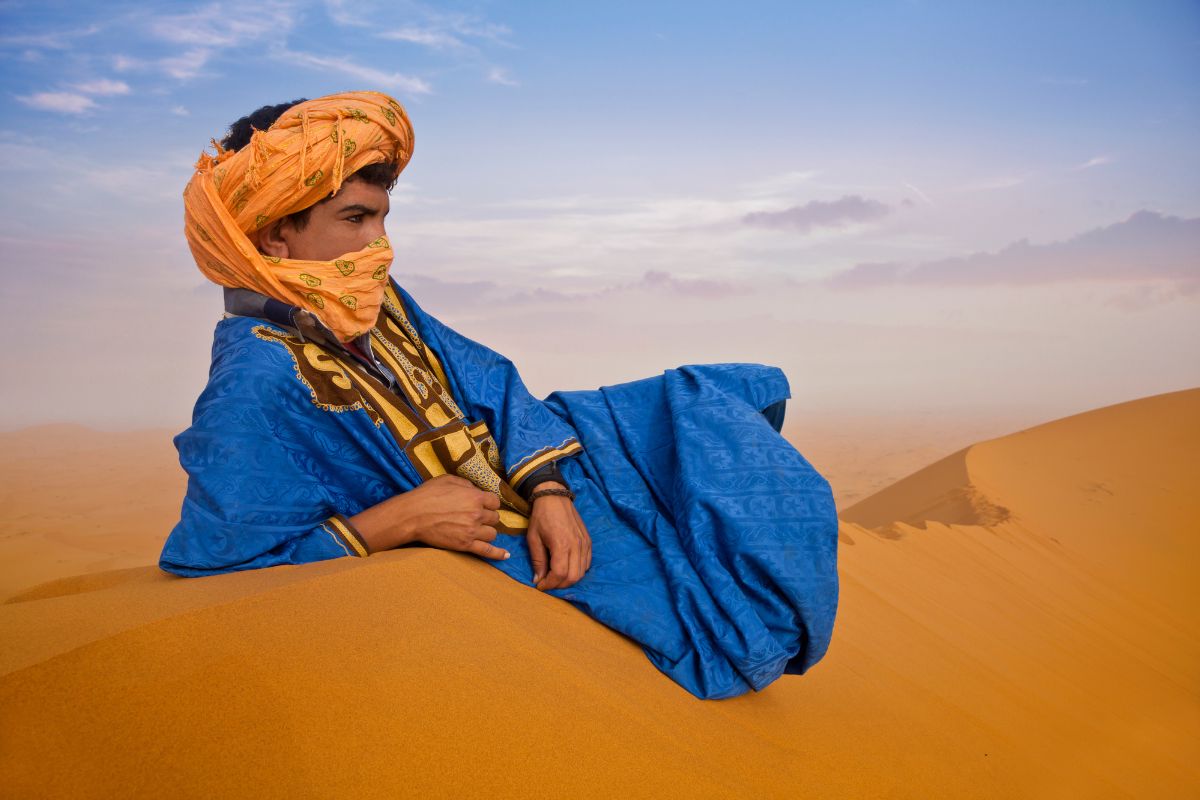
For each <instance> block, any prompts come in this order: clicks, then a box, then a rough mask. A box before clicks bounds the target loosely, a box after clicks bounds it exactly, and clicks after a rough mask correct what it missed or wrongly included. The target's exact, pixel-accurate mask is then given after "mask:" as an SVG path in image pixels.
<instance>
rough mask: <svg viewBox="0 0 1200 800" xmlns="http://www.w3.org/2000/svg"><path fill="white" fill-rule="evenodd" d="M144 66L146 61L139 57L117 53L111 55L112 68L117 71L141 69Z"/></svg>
mask: <svg viewBox="0 0 1200 800" xmlns="http://www.w3.org/2000/svg"><path fill="white" fill-rule="evenodd" d="M144 66H146V62H145V61H142V60H141V59H140V58H134V57H133V56H125V55H121V54H119V53H118V54H117V55H115V56H113V69H115V70H116V71H117V72H129V71H130V70H135V69H141V68H143V67H144Z"/></svg>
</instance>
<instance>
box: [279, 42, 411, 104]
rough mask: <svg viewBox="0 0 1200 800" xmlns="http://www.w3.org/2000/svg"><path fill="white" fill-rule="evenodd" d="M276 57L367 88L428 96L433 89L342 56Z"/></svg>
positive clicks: (284, 52)
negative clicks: (360, 82)
mask: <svg viewBox="0 0 1200 800" xmlns="http://www.w3.org/2000/svg"><path fill="white" fill-rule="evenodd" d="M276 55H277V56H278V57H279V58H281V59H283V60H284V61H288V62H290V63H292V64H298V65H300V66H304V67H311V68H312V69H319V70H325V71H333V72H340V73H341V74H343V75H348V76H350V77H352V78H354V79H356V80H360V81H363V82H364V83H365V84H367V85H368V86H370V87H372V88H375V87H382V88H385V89H395V90H398V91H402V92H407V93H409V94H430V93H432V92H433V87H432V86H430V85H429V84H428V83H427V82H426V81H424V80H422V79H421V78H417V77H414V76H412V75H404V74H401V73H399V72H384V71H382V70H378V69H375V68H374V67H365V66H363V65H361V64H356V63H354V62H353V61H350V60H349V59H347V58H346V57H344V56H337V57H329V56H318V55H313V54H312V53H303V52H300V51H297V50H279V51H277V52H276Z"/></svg>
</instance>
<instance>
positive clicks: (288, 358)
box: [211, 316, 304, 387]
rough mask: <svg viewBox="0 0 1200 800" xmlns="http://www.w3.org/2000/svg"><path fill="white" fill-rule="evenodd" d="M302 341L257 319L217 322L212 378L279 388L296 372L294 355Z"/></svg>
mask: <svg viewBox="0 0 1200 800" xmlns="http://www.w3.org/2000/svg"><path fill="white" fill-rule="evenodd" d="M303 344H304V343H303V341H302V340H301V339H300V338H299V336H298V335H297V334H296V332H295V331H294V330H290V329H288V328H284V327H282V326H279V325H276V324H274V323H272V322H268V321H267V320H263V319H257V318H254V317H238V316H230V317H226V318H225V319H223V320H221V321H220V322H219V323H217V329H216V332H215V334H214V338H213V353H212V375H211V378H212V379H218V378H220V379H222V380H226V381H229V382H231V383H233V384H247V383H249V384H254V385H262V384H266V385H268V386H272V387H277V386H278V385H279V384H284V383H288V382H290V379H293V377H294V373H295V353H294V351H295V350H296V349H297V348H302V347H303Z"/></svg>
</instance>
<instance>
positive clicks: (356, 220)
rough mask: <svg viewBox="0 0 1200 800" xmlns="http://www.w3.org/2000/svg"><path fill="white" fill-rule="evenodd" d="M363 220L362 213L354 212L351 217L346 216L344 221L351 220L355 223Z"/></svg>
mask: <svg viewBox="0 0 1200 800" xmlns="http://www.w3.org/2000/svg"><path fill="white" fill-rule="evenodd" d="M362 221H363V215H362V214H355V215H354V216H352V217H346V222H353V223H354V224H355V225H357V224H358V223H360V222H362Z"/></svg>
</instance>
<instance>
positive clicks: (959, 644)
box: [0, 390, 1200, 798]
mask: <svg viewBox="0 0 1200 800" xmlns="http://www.w3.org/2000/svg"><path fill="white" fill-rule="evenodd" d="M168 447H169V445H168ZM1198 450H1200V390H1191V391H1187V392H1176V393H1172V394H1167V395H1160V396H1156V397H1151V398H1146V399H1143V400H1138V401H1134V402H1132V403H1125V404H1121V405H1117V406H1111V407H1108V408H1103V409H1098V410H1096V411H1091V412H1088V413H1085V414H1080V415H1077V416H1074V417H1068V418H1066V419H1062V420H1057V421H1055V422H1051V423H1048V424H1045V425H1041V426H1038V427H1035V428H1030V429H1028V430H1024V431H1021V432H1019V433H1015V434H1011V435H1008V436H1003V437H1000V438H998V439H992V440H989V441H985V442H982V443H980V444H976V445H973V446H971V447H968V448H966V449H965V450H962V451H959V452H957V453H955V454H953V455H951V456H949V457H948V458H945V459H942V460H941V461H938V462H936V463H934V464H932V465H930V466H929V467H927V468H926V469H923V470H921V471H919V472H917V473H915V474H913V475H911V476H909V477H907V478H904V479H902V480H900V481H898V482H896V483H895V484H893V485H892V486H890V487H888V488H886V489H884V490H883V491H881V492H878V493H877V494H874V495H873V496H871V497H868V498H866V499H865V500H863V501H861V502H858V503H856V504H854V505H852V506H850V507H849V508H846V509H845V510H844V511H843V514H842V517H843V526H842V531H841V539H842V548H841V552H840V559H841V561H840V570H841V574H842V580H843V587H842V603H841V608H840V611H839V618H838V622H837V627H836V629H835V634H834V641H833V645H832V647H831V649H830V652H829V655H828V656H827V657H826V659H825V660H824V661H822V662H821V663H820V664H819V665H817V667H815V668H814V669H813V670H812V671H811V672H810V673H809V674H808V675H805V676H803V677H793V676H785V677H784V678H782V679H781V680H779V681H777V682H776V683H775V684H773V685H772V686H770V687H769V688H768V689H767V690H766V691H764V692H762V693H759V694H757V695H752V696H744V697H740V698H735V699H733V700H728V701H721V702H702V701H698V700H695V699H693V698H692V697H691V696H690V695H688V694H686V693H685V692H684V691H683V690H682V689H680V688H678V687H677V686H675V685H674V684H673V683H671V682H670V681H669V680H668V679H666V678H665V677H663V676H662V675H661V674H659V673H658V672H657V671H656V670H655V669H654V668H653V667H652V666H651V665H650V664H649V662H648V661H647V660H646V659H645V657H644V656H643V655H642V654H641V652H640V651H639V650H638V648H637V647H636V646H634V645H633V644H631V643H630V642H628V641H626V640H624V639H623V638H622V637H620V636H618V635H616V634H614V633H612V632H611V631H608V630H607V629H605V628H603V627H602V626H600V625H598V624H596V623H593V622H592V621H591V620H589V619H588V618H587V617H585V616H583V615H582V614H580V613H578V612H576V611H575V610H574V609H573V608H572V607H570V606H569V605H567V604H565V603H562V602H560V601H558V600H556V599H554V598H551V597H546V596H544V595H541V594H539V593H537V592H534V591H532V590H529V589H527V588H525V587H523V586H520V585H517V584H514V583H512V582H511V581H509V580H508V579H507V578H505V577H504V576H503V575H502V574H500V573H498V572H497V571H495V570H493V569H492V568H491V567H489V566H488V565H486V564H484V563H482V562H479V561H477V560H474V559H472V558H469V557H464V556H460V555H458V554H454V553H445V552H440V551H433V550H424V549H414V550H405V551H400V552H393V553H385V554H380V555H376V556H372V557H371V558H369V559H365V560H354V559H340V560H338V561H332V562H324V563H321V564H312V565H307V566H303V567H290V568H277V569H273V570H265V571H259V572H256V573H247V574H234V575H227V576H218V577H213V578H205V579H202V580H193V581H186V580H180V579H175V578H171V577H169V576H166V575H163V574H161V573H159V572H157V571H156V570H155V569H153V568H147V567H137V568H131V569H124V570H116V571H107V572H98V573H93V574H89V575H82V576H75V577H69V578H63V579H60V580H58V581H54V582H52V583H48V584H43V585H40V586H38V587H36V588H32V589H28V590H25V591H22V592H20V593H18V594H17V595H16V596H14V597H12V598H11V599H10V600H9V602H7V603H6V604H4V605H0V641H2V642H4V647H3V648H0V786H5V787H10V790H9V791H7V792H6V794H8V795H11V796H16V797H25V796H108V795H113V794H121V795H127V796H162V795H176V794H180V793H185V794H189V795H194V796H218V795H229V794H235V795H249V794H254V795H256V796H281V797H282V796H379V797H394V796H397V795H398V794H400V793H402V792H408V793H412V794H419V795H421V796H434V797H437V796H445V797H450V796H455V797H459V796H480V795H503V796H509V795H518V794H520V795H528V794H543V793H556V794H563V795H567V796H585V797H586V796H595V797H607V796H613V795H615V794H617V793H623V794H632V795H635V796H669V797H679V796H723V797H750V796H763V797H792V796H795V795H797V794H809V795H811V796H817V797H827V796H852V797H878V796H887V797H914V798H918V797H919V798H926V797H938V796H944V797H1072V798H1073V797H1081V796H1086V797H1123V796H1134V797H1153V798H1161V797H1186V796H1195V795H1196V794H1197V793H1198V791H1200V769H1198V767H1197V763H1198V762H1197V755H1200V626H1198V625H1197V622H1196V613H1195V610H1196V608H1197V600H1198V599H1200V597H1198V595H1200V590H1198V589H1197V586H1196V582H1195V580H1194V579H1192V580H1189V578H1190V577H1192V576H1195V575H1196V574H1197V566H1200V564H1198V558H1197V555H1198V553H1197V543H1196V537H1195V536H1194V535H1193V534H1194V531H1195V530H1196V528H1197V525H1196V520H1197V519H1200V493H1197V492H1196V491H1195V487H1196V486H1197V485H1200V480H1198V479H1200V464H1198V461H1197V459H1196V458H1195V453H1196V452H1198ZM139 463H143V462H139ZM819 463H820V462H819V461H818V464H819ZM17 472H19V470H17ZM11 474H12V473H10V475H11ZM26 474H28V473H26ZM10 475H6V477H10ZM92 477H93V478H95V479H97V480H99V479H100V476H92ZM13 479H14V480H17V479H16V478H13ZM75 479H76V480H78V481H83V482H84V483H86V480H87V479H86V478H85V476H83V475H77V476H76V477H75ZM171 479H172V480H177V478H171ZM104 480H111V481H114V482H119V481H120V480H122V479H121V478H120V477H119V476H118V475H115V474H113V475H108V476H106V477H104ZM163 480H164V481H166V480H168V477H167V476H165V475H164V476H163ZM17 483H18V487H16V488H14V487H13V486H12V485H11V484H9V487H8V491H9V493H10V494H9V499H10V500H12V499H13V497H14V495H16V494H20V491H19V480H17ZM67 485H68V486H69V485H70V484H67ZM180 486H181V484H180ZM132 488H135V487H130V486H127V485H125V486H124V489H122V488H121V487H120V486H118V485H116V484H114V485H113V487H112V489H111V492H112V493H113V495H112V496H113V497H116V496H117V494H119V491H123V490H126V489H132ZM136 488H139V489H140V488H141V487H136ZM161 488H162V490H163V491H166V490H167V489H169V488H171V487H161ZM27 491H32V489H28V490H27ZM148 497H149V493H146V492H143V493H142V494H140V495H138V494H130V495H126V496H125V499H123V500H122V501H121V502H126V503H127V502H129V501H130V500H131V499H132V498H141V499H140V502H142V503H148V502H150V501H149V500H148V499H147V498H148ZM170 499H171V503H172V505H173V504H174V503H177V501H178V490H175V493H174V494H172V495H171V498H170ZM61 502H64V503H66V502H69V498H64V499H63V500H62V501H61ZM60 508H61V509H62V510H61V511H60V512H59V513H62V514H64V516H67V515H68V512H69V513H70V514H74V515H75V516H72V517H69V518H67V519H63V520H62V521H60V523H59V525H60V526H65V527H68V528H71V530H72V531H74V533H75V534H79V526H80V524H81V520H83V519H85V518H87V515H89V514H92V513H108V514H114V513H116V512H114V511H112V510H111V508H110V507H109V506H106V505H105V504H104V503H98V504H97V505H96V506H95V507H91V508H85V507H83V506H82V505H79V506H60ZM130 508H131V510H130V512H129V513H130V514H131V515H132V516H134V517H136V516H137V514H139V513H150V510H149V507H148V506H142V507H137V506H130ZM139 508H140V510H139ZM167 516H170V515H169V514H168V515H167ZM108 520H109V521H108V522H107V523H106V524H110V525H115V524H118V522H119V520H117V519H116V518H114V517H109V518H108ZM30 524H31V523H30ZM167 524H168V525H169V522H168V523H167ZM72 526H73V527H72ZM42 530H44V533H42V534H40V535H43V536H44V537H46V540H48V541H49V540H50V539H51V535H52V534H53V533H54V529H53V526H50V525H49V524H48V527H46V528H45V529H42ZM106 530H108V529H106ZM159 531H160V533H159V539H158V541H161V528H160V529H159ZM59 535H60V536H62V535H64V534H61V533H60V534H59ZM71 546H76V545H75V544H74V543H73V542H72V543H71Z"/></svg>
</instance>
